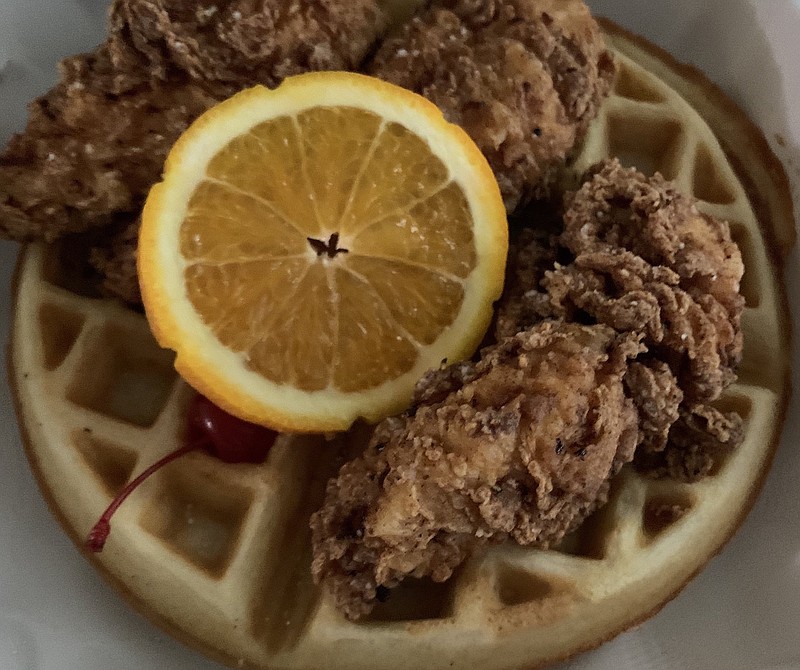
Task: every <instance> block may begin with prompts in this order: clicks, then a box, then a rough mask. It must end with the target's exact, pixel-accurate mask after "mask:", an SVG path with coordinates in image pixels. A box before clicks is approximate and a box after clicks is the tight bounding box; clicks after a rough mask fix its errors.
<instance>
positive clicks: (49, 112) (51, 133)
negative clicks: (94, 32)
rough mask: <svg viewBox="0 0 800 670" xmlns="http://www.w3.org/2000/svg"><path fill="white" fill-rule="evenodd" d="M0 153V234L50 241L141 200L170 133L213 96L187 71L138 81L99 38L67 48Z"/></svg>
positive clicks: (156, 172) (154, 178)
mask: <svg viewBox="0 0 800 670" xmlns="http://www.w3.org/2000/svg"><path fill="white" fill-rule="evenodd" d="M60 70H61V81H60V83H59V84H57V85H56V87H55V88H54V89H52V90H51V91H50V92H49V93H47V94H45V95H44V96H43V97H41V98H39V99H38V100H36V101H34V102H33V103H32V104H31V106H30V110H29V118H28V125H27V128H26V130H25V132H23V133H21V134H18V135H16V136H14V137H13V138H12V139H11V141H10V142H9V144H8V146H7V147H6V149H5V151H4V152H3V153H2V155H0V235H2V236H4V237H10V238H12V239H17V240H34V239H43V240H45V241H47V242H52V241H53V240H55V239H57V238H58V237H60V236H62V235H64V234H67V233H73V232H81V231H84V230H89V229H90V228H94V227H98V226H104V225H107V224H108V223H109V222H110V221H111V220H112V219H113V216H114V215H115V214H117V213H119V212H129V211H133V210H136V209H137V208H139V207H140V206H141V203H142V201H143V199H144V196H145V195H146V193H147V191H148V190H149V188H150V187H151V186H152V185H153V184H154V183H155V181H157V180H158V178H159V176H160V174H161V169H162V166H163V163H164V159H165V157H166V155H167V152H168V151H169V148H170V147H171V146H172V143H173V142H174V141H175V139H177V137H178V135H180V133H182V132H183V131H184V130H185V129H186V127H187V126H188V124H189V123H190V121H191V120H193V119H194V118H195V117H196V116H199V115H200V114H201V113H202V112H203V111H205V110H206V109H207V108H208V107H209V106H211V105H212V104H214V103H215V102H216V101H217V98H216V97H215V96H213V95H210V94H209V93H208V92H207V91H206V90H205V89H203V88H201V87H199V86H197V85H195V84H193V83H191V82H188V81H182V82H177V81H173V82H161V81H153V82H151V83H146V84H143V83H141V81H142V77H141V73H139V72H119V71H117V70H115V69H114V66H113V65H112V62H111V53H110V52H109V48H108V47H107V46H105V45H104V46H101V47H99V48H98V49H97V51H95V52H94V53H91V54H83V55H79V56H73V57H71V58H67V59H66V60H64V61H63V62H62V63H61V65H60Z"/></svg>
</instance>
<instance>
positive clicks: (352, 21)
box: [111, 0, 386, 95]
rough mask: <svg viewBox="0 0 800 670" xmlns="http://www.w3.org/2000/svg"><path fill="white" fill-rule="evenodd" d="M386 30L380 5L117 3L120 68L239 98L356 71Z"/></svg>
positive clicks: (114, 26)
mask: <svg viewBox="0 0 800 670" xmlns="http://www.w3.org/2000/svg"><path fill="white" fill-rule="evenodd" d="M385 22H386V17H385V15H384V12H383V11H382V9H381V6H380V4H379V3H377V2H375V0H347V2H342V0H214V1H213V2H211V1H210V0H209V1H208V2H206V3H198V2H189V1H187V0H116V3H115V7H114V10H113V12H112V17H111V40H112V42H118V43H119V48H118V49H117V50H116V52H117V54H118V56H117V58H118V61H117V63H118V65H120V66H123V65H124V64H125V63H128V62H132V61H140V60H142V59H144V61H145V67H146V69H147V71H148V73H149V75H150V76H151V77H153V78H157V79H161V80H163V81H167V80H169V79H170V78H171V77H172V75H173V73H174V72H176V71H178V72H181V73H184V74H185V75H188V76H189V78H190V79H192V80H194V81H199V82H217V83H218V84H220V85H221V86H226V87H227V88H228V95H232V94H233V93H235V92H236V91H238V90H240V89H241V88H243V87H246V86H252V85H255V84H263V85H265V86H269V87H275V86H277V85H278V84H280V83H281V81H283V80H284V79H285V78H286V77H289V76H292V75H295V74H302V73H303V72H310V71H314V70H355V69H357V68H358V67H359V66H360V65H361V62H362V60H363V59H364V57H365V55H366V53H367V51H368V50H369V49H370V48H371V47H372V46H373V44H374V43H375V42H376V41H377V39H378V37H379V36H380V35H381V33H382V32H383V30H384V28H385ZM123 69H125V68H124V67H123Z"/></svg>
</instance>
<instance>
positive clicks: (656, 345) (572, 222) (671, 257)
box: [498, 160, 744, 472]
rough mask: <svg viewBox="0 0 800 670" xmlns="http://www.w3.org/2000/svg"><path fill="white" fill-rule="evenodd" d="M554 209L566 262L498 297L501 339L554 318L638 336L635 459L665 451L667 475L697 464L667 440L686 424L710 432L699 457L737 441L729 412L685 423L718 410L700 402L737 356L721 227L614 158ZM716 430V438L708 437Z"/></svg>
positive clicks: (683, 446) (734, 276) (678, 443)
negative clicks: (684, 461) (560, 210)
mask: <svg viewBox="0 0 800 670" xmlns="http://www.w3.org/2000/svg"><path fill="white" fill-rule="evenodd" d="M564 206H565V209H564V214H563V219H564V230H563V233H562V234H561V236H560V238H559V242H560V244H561V245H562V246H563V248H564V250H566V251H568V252H569V254H570V255H571V260H570V261H569V262H566V263H564V264H556V266H555V267H554V268H553V269H551V270H549V271H547V272H546V273H545V277H544V278H543V279H542V278H541V276H540V275H539V276H538V277H537V278H535V279H534V280H535V281H536V280H537V279H538V281H537V284H536V285H526V286H524V287H518V288H516V289H515V288H511V289H507V291H506V295H505V297H504V299H503V300H502V301H501V304H500V307H499V313H500V318H499V319H498V325H499V326H502V328H503V329H504V330H503V332H504V333H506V332H512V331H514V330H520V329H523V328H526V327H528V326H530V325H531V324H532V323H536V322H537V321H538V320H540V319H542V318H560V319H564V320H567V321H575V320H577V321H580V322H582V323H602V324H605V325H607V326H610V327H612V328H614V329H615V330H616V331H617V332H619V333H625V332H627V333H638V334H641V335H642V338H643V339H642V341H643V343H644V344H645V346H646V347H647V349H648V352H647V353H646V354H645V355H643V356H640V357H639V358H638V359H637V362H636V363H635V364H633V365H631V366H630V369H629V371H628V373H627V375H626V379H625V383H626V388H627V392H628V393H629V395H630V396H631V397H632V398H633V399H634V400H635V402H636V403H637V406H638V409H639V413H640V416H641V420H642V425H641V429H642V430H641V441H642V449H641V450H640V453H642V454H643V455H642V462H645V461H648V458H647V457H645V456H644V454H645V452H659V451H661V450H663V449H664V448H665V447H667V445H668V444H669V445H670V446H669V447H667V448H668V449H669V453H670V454H671V455H670V456H669V458H670V463H672V466H671V467H670V468H669V469H670V470H671V471H674V472H677V471H678V470H679V469H680V468H679V467H678V466H677V465H676V463H677V461H678V460H679V459H680V454H682V453H686V454H687V458H691V460H693V461H696V460H697V457H696V456H690V455H689V452H687V449H688V448H689V444H688V442H687V441H686V440H682V439H680V438H679V437H677V436H679V435H680V434H682V433H681V430H682V429H681V428H680V426H682V425H684V424H685V423H686V422H687V421H688V422H689V423H690V424H691V425H692V426H694V427H695V430H694V433H698V431H699V432H702V431H703V430H705V428H708V432H706V433H705V438H704V439H703V440H702V441H701V444H703V445H706V446H707V447H708V448H707V449H705V451H707V452H709V453H710V452H711V451H715V452H722V451H724V450H726V449H731V448H733V447H734V446H735V445H736V444H737V441H738V439H739V438H738V437H737V436H739V437H740V434H741V420H740V419H738V417H737V416H736V415H735V414H727V415H724V417H723V418H718V419H715V420H714V421H702V422H699V423H698V421H696V420H694V419H691V420H690V417H697V416H711V414H713V412H715V411H716V410H713V409H712V408H711V407H710V406H709V405H708V403H710V402H713V401H714V400H716V399H718V398H719V397H720V395H721V393H722V391H723V390H724V389H725V388H726V387H727V386H728V385H730V384H731V383H732V382H733V381H734V379H735V377H736V369H737V367H738V365H739V362H740V360H741V355H742V332H741V323H740V322H741V314H742V310H743V308H744V299H743V297H742V296H741V294H740V292H739V285H740V281H741V278H742V275H743V272H744V266H743V263H742V257H741V253H740V251H739V249H738V247H737V246H736V244H735V243H734V242H733V240H732V238H731V235H730V229H729V227H728V225H727V223H725V222H722V221H719V220H717V219H714V218H713V217H709V216H706V215H703V214H701V213H700V212H699V211H698V210H697V207H696V205H695V201H694V200H693V199H692V198H689V197H686V196H683V195H681V194H680V193H678V192H677V191H676V189H675V187H674V185H673V184H671V183H670V182H667V181H666V180H664V179H663V178H662V177H661V176H660V175H656V176H654V177H651V178H647V177H645V176H644V175H643V174H641V173H639V172H637V171H636V170H634V169H625V168H623V167H622V166H621V165H620V164H619V162H618V161H616V160H611V161H606V162H604V163H602V164H600V165H599V166H597V167H595V168H594V169H593V170H591V171H590V172H589V173H588V174H587V175H586V176H585V178H584V183H583V185H582V186H581V187H580V189H579V190H578V191H577V192H575V193H572V194H568V195H567V197H566V198H565V205H564ZM530 253H532V251H531V250H530V249H529V248H527V247H524V246H523V247H522V248H521V249H519V250H517V251H516V256H517V258H516V260H515V261H514V263H516V264H518V265H519V264H521V265H523V266H524V265H525V264H526V254H530ZM533 253H540V252H539V251H538V247H535V246H534V248H533ZM512 264H513V263H512ZM520 276H524V270H523V275H520ZM715 416H716V415H715ZM723 423H724V424H725V426H726V428H725V430H722V429H720V430H716V428H715V429H714V430H711V427H712V426H714V427H719V426H721V425H722V424H723ZM687 425H689V424H687ZM673 432H674V433H675V435H673ZM728 435H730V436H732V437H728ZM723 438H724V439H723ZM712 444H713V445H716V446H711V445H712ZM692 453H694V450H692ZM663 458H666V456H664V457H659V459H663ZM660 462H661V460H659V463H660ZM685 469H686V470H687V471H688V470H692V471H694V470H695V469H696V468H695V467H694V466H693V465H692V466H690V465H687V466H686V468H685ZM701 469H702V468H701ZM659 470H660V471H662V472H666V470H665V469H664V468H663V467H661V466H660V465H659Z"/></svg>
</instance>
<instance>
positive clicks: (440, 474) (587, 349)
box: [311, 322, 640, 618]
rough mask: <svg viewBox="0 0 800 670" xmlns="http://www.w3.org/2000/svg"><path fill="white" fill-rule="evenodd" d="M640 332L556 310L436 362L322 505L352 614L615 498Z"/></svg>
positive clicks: (316, 526)
mask: <svg viewBox="0 0 800 670" xmlns="http://www.w3.org/2000/svg"><path fill="white" fill-rule="evenodd" d="M639 350H640V346H639V344H638V341H637V338H635V337H633V336H629V335H624V336H617V335H616V334H615V333H614V332H613V331H612V330H611V329H610V328H607V327H604V326H592V327H584V326H578V325H565V324H560V323H557V322H548V323H544V324H540V325H538V326H535V327H534V328H532V329H531V330H530V331H527V332H524V333H520V334H519V335H517V336H515V337H513V338H510V339H508V340H505V341H504V342H502V343H501V344H499V345H495V346H493V347H491V348H488V349H487V350H485V351H484V352H483V355H482V357H481V359H480V361H479V362H478V363H460V364H457V365H455V366H451V367H449V368H445V369H444V370H440V371H437V372H434V373H431V374H430V375H428V376H427V377H426V378H424V379H423V380H422V381H421V382H420V384H419V385H418V388H417V403H416V405H415V408H414V409H413V410H412V411H411V412H410V413H409V414H408V415H406V416H403V417H399V418H391V419H387V420H386V421H384V422H383V423H381V424H380V425H379V426H378V427H377V429H376V430H375V433H374V435H373V438H372V440H371V442H370V444H369V446H368V448H367V450H366V451H365V452H364V454H363V455H362V456H361V457H359V458H357V459H356V460H354V461H351V462H350V463H347V464H346V465H345V466H344V467H343V468H342V469H341V471H340V472H339V476H338V477H337V478H335V479H333V480H331V481H330V482H329V484H328V489H327V496H326V499H325V502H324V504H323V506H322V508H321V509H320V510H319V511H318V512H317V513H316V514H315V515H314V516H313V517H312V520H311V528H312V540H313V548H314V561H313V572H314V577H315V579H316V580H317V581H323V580H325V581H326V582H327V583H328V584H329V585H330V588H331V589H332V591H333V595H334V597H335V600H336V603H337V605H338V606H339V607H340V608H341V609H342V610H343V611H344V612H345V614H346V615H347V616H348V617H350V618H358V617H360V616H363V615H364V614H367V613H368V612H369V611H370V610H371V609H372V607H373V606H374V604H375V601H376V599H378V598H383V597H385V596H386V593H387V591H386V590H387V589H391V588H392V587H394V586H396V585H397V584H398V583H399V582H400V581H401V580H402V579H403V578H405V577H407V576H414V577H422V576H426V575H428V576H430V577H432V578H433V579H434V580H435V581H444V580H446V579H448V578H449V577H450V575H451V574H452V572H453V570H454V569H455V568H456V567H457V566H458V565H459V564H460V563H461V562H462V561H464V560H465V559H466V558H467V557H468V556H469V555H470V553H471V552H473V551H474V550H475V549H476V548H478V547H480V546H481V545H483V544H485V543H486V542H489V541H492V542H497V541H502V540H505V539H507V538H512V539H514V540H516V541H517V542H519V543H520V544H526V545H536V546H540V547H548V546H550V545H553V544H555V543H557V542H558V541H559V540H561V538H563V537H564V535H565V534H567V533H568V532H570V531H571V530H573V529H574V528H576V527H577V526H578V525H579V524H580V523H581V522H582V521H583V520H584V519H585V518H586V517H587V516H588V515H589V514H590V513H591V512H592V511H594V510H595V509H596V508H597V507H599V506H601V505H603V504H604V503H605V502H606V499H607V495H608V488H609V484H608V482H609V478H610V477H611V476H612V475H613V474H614V473H616V472H617V471H618V469H619V468H620V467H621V466H622V464H624V463H625V462H627V461H629V460H630V459H631V458H632V457H633V451H634V447H635V445H636V441H637V414H636V410H635V409H634V406H633V403H632V402H631V401H630V400H628V399H627V398H626V397H625V394H624V388H623V382H622V380H623V377H624V375H625V372H626V370H627V368H628V363H627V361H628V359H629V358H630V357H632V356H635V355H636V354H637V353H638V352H639Z"/></svg>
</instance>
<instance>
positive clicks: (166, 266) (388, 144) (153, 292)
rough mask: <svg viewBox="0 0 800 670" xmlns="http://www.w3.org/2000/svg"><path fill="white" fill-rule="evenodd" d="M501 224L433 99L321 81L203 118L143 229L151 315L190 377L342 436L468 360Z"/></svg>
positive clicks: (492, 275)
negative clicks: (436, 370)
mask: <svg viewBox="0 0 800 670" xmlns="http://www.w3.org/2000/svg"><path fill="white" fill-rule="evenodd" d="M507 246H508V233H507V225H506V217H505V210H504V208H503V202H502V199H501V197H500V192H499V189H498V187H497V183H496V182H495V179H494V177H493V175H492V172H491V170H490V169H489V166H488V164H487V163H486V160H485V159H484V158H483V156H482V155H481V153H480V152H479V151H478V149H477V147H476V146H475V145H474V144H473V143H472V141H471V140H470V139H469V138H468V137H467V135H466V134H465V133H464V132H463V131H462V130H461V129H459V128H458V127H456V126H454V125H452V124H449V123H447V122H446V121H445V120H444V118H443V117H442V115H441V113H440V112H439V110H438V109H437V108H436V107H435V106H433V105H432V104H431V103H429V102H427V101H426V100H425V99H424V98H422V97H420V96H417V95H415V94H414V93H411V92H409V91H406V90H404V89H401V88H398V87H396V86H393V85H391V84H387V83H384V82H381V81H379V80H377V79H373V78H371V77H365V76H363V75H357V74H351V73H339V72H335V73H331V72H328V73H313V74H307V75H301V76H298V77H294V78H290V79H287V80H286V81H285V82H284V83H283V84H282V85H281V86H280V87H279V88H277V89H275V90H267V89H265V88H262V87H257V88H253V89H249V90H247V91H243V92H242V93H239V94H237V95H236V96H234V97H233V98H231V99H230V100H227V101H225V102H223V103H222V104H220V105H218V106H216V107H214V108H213V109H211V110H210V111H208V112H207V113H206V114H204V115H203V116H202V117H201V118H200V119H198V120H197V121H196V122H195V123H194V124H193V125H192V126H191V127H190V128H189V129H188V130H187V131H186V133H185V134H184V135H183V136H182V137H181V139H180V140H179V141H178V142H177V143H176V145H175V146H174V148H173V149H172V152H171V153H170V155H169V158H168V160H167V164H166V168H165V175H164V180H163V182H162V183H160V184H158V185H157V186H155V187H154V188H153V190H152V191H151V193H150V196H149V197H148V200H147V204H146V206H145V209H144V214H143V222H142V228H141V233H140V238H139V256H138V265H139V279H140V283H141V288H142V296H143V299H144V304H145V309H146V313H147V318H148V320H149V322H150V325H151V327H152V330H153V332H154V334H155V336H156V338H157V339H158V341H159V342H160V343H161V345H162V346H164V347H168V348H170V349H173V350H175V352H176V353H177V357H176V363H175V366H176V368H177V370H178V372H179V373H180V374H181V375H182V376H183V377H184V378H185V379H186V380H187V381H188V382H189V383H190V384H191V385H192V386H194V387H195V388H196V389H197V390H198V391H200V392H201V393H203V394H205V395H207V396H208V397H209V398H210V399H211V400H213V401H214V402H216V403H217V404H219V405H220V406H222V407H223V408H224V409H226V410H228V411H229V412H231V413H232V414H235V415H237V416H239V417H241V418H243V419H247V420H249V421H253V422H256V423H261V424H264V425H269V426H271V427H274V428H278V429H282V430H290V431H303V432H310V431H334V430H342V429H346V428H347V427H349V426H350V424H351V423H352V422H353V421H354V420H355V419H357V418H359V417H363V418H365V419H367V420H368V421H377V420H380V419H381V418H383V417H384V416H386V415H388V414H390V413H394V412H397V411H399V410H401V409H403V408H404V407H405V406H407V404H408V403H409V401H410V397H411V393H412V391H413V386H414V383H415V382H416V381H417V380H418V379H419V377H420V376H421V375H422V374H423V373H424V372H425V371H426V370H428V369H430V368H431V367H436V366H438V365H439V364H440V362H441V361H442V359H445V358H446V359H449V360H456V359H460V358H463V357H466V356H469V355H471V353H472V352H473V351H474V350H475V348H476V347H477V346H478V344H479V343H480V341H481V338H482V336H483V333H484V332H485V330H486V328H487V326H488V324H489V321H490V318H491V314H492V303H493V301H494V300H496V299H497V297H498V296H499V295H500V292H501V290H502V283H503V274H504V269H505V260H506V251H507Z"/></svg>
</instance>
